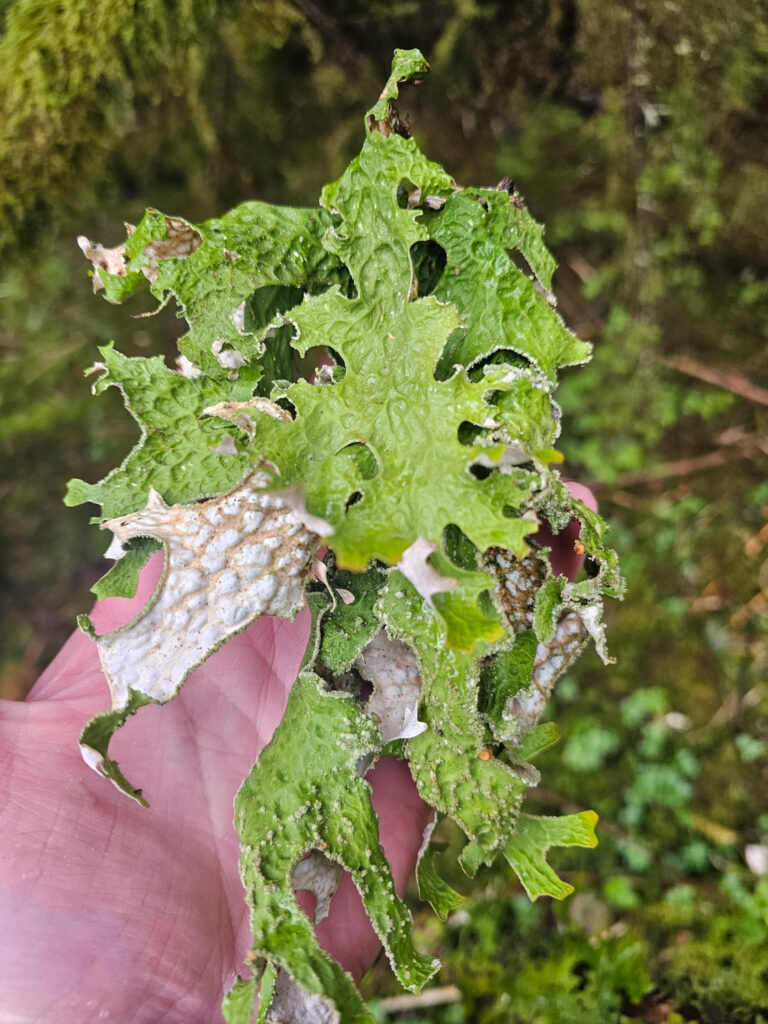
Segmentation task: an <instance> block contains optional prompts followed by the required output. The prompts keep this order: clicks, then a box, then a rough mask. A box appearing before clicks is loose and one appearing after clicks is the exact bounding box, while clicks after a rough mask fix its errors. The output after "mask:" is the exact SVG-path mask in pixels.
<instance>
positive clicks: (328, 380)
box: [297, 345, 347, 385]
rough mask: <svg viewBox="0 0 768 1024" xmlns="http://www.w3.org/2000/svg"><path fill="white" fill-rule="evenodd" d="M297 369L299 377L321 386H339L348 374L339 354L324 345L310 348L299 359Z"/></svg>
mask: <svg viewBox="0 0 768 1024" xmlns="http://www.w3.org/2000/svg"><path fill="white" fill-rule="evenodd" d="M297 369H298V375H299V377H301V378H303V379H304V380H308V381H309V382H310V383H311V384H319V385H322V384H338V383H339V381H341V380H343V379H344V375H345V373H346V372H347V368H346V366H345V365H344V360H343V359H342V358H341V356H340V355H339V353H338V352H337V351H336V350H335V349H332V348H329V347H328V346H324V345H314V346H313V347H312V348H308V349H307V351H306V352H305V353H304V355H303V356H300V357H298V360H297Z"/></svg>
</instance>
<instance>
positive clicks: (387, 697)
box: [355, 629, 427, 743]
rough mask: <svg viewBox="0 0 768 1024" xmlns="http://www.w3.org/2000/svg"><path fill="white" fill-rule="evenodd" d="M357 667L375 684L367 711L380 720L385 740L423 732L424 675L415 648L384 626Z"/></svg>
mask: <svg viewBox="0 0 768 1024" xmlns="http://www.w3.org/2000/svg"><path fill="white" fill-rule="evenodd" d="M355 668H356V669H357V671H358V672H359V673H360V675H361V676H362V677H363V679H367V680H368V682H370V683H373V686H374V691H373V695H372V696H371V699H370V700H369V701H368V704H367V706H366V711H367V712H368V714H369V715H370V716H371V717H372V718H373V719H374V720H375V721H376V722H377V723H378V725H379V728H380V729H381V738H382V740H383V741H384V743H389V742H390V740H397V739H411V738H413V737H414V736H418V735H419V734H420V733H422V732H424V730H425V729H426V728H427V725H426V722H420V721H419V702H420V700H421V675H420V674H419V664H418V661H417V660H416V654H415V652H414V651H413V650H412V648H410V647H409V646H408V645H407V644H404V643H403V642H402V640H394V639H392V638H391V637H389V636H387V633H386V632H385V631H384V630H383V629H382V630H380V631H379V632H378V633H377V634H376V636H375V637H374V638H373V640H371V642H370V643H369V644H368V645H367V646H366V647H365V648H364V649H363V652H362V654H361V655H360V657H359V658H358V659H357V661H356V662H355Z"/></svg>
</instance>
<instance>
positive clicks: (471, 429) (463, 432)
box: [457, 420, 490, 447]
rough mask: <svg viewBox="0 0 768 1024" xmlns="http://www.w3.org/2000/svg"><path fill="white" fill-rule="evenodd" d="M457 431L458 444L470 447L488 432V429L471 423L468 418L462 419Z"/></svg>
mask: <svg viewBox="0 0 768 1024" xmlns="http://www.w3.org/2000/svg"><path fill="white" fill-rule="evenodd" d="M457 433H458V437H459V444H464V445H467V447H471V446H472V445H473V444H475V443H476V442H477V439H478V438H479V437H485V436H486V435H487V434H489V433H490V431H489V430H486V429H485V428H483V427H479V426H478V425H477V424H476V423H471V422H470V421H469V420H464V422H463V423H460V424H459V429H458V431H457Z"/></svg>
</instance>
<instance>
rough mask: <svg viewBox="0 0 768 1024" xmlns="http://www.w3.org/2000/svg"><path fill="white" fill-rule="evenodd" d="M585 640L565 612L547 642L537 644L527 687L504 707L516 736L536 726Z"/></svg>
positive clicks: (583, 631) (577, 622) (581, 627)
mask: <svg viewBox="0 0 768 1024" xmlns="http://www.w3.org/2000/svg"><path fill="white" fill-rule="evenodd" d="M586 640H587V631H586V629H585V628H584V623H583V622H582V621H581V619H580V617H579V616H578V615H577V614H576V613H575V612H566V613H565V615H563V617H562V618H561V619H560V621H559V622H558V623H557V626H556V628H555V635H554V637H553V638H552V639H551V640H550V641H549V643H540V644H539V645H538V647H537V648H536V655H535V657H534V662H533V676H532V677H531V683H530V686H529V687H528V688H527V689H525V690H523V691H522V692H521V693H517V694H515V696H514V697H513V698H512V699H511V700H510V702H509V705H508V707H507V715H508V716H509V717H510V718H512V719H514V720H515V721H516V723H517V730H518V733H519V734H520V735H522V734H523V733H526V732H528V731H529V730H530V729H532V728H533V727H534V725H536V724H537V723H538V721H539V719H540V718H541V716H542V715H543V714H544V709H545V708H546V706H547V704H548V703H549V700H550V697H551V696H552V691H553V690H554V688H555V683H556V682H557V681H558V679H559V678H560V677H561V676H562V675H563V673H564V672H565V671H566V670H567V669H568V668H569V667H570V666H571V665H572V664H573V663H574V661H576V659H577V658H578V656H579V654H580V653H581V650H582V648H583V647H584V644H585V643H586ZM505 717H506V716H505Z"/></svg>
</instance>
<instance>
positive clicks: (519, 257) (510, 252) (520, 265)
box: [507, 249, 536, 281]
mask: <svg viewBox="0 0 768 1024" xmlns="http://www.w3.org/2000/svg"><path fill="white" fill-rule="evenodd" d="M507 256H509V260H510V262H511V263H513V264H514V265H515V267H516V268H517V270H519V271H520V273H521V274H525V276H526V277H529V278H531V280H534V281H535V280H536V275H535V274H534V272H533V268H532V267H531V265H530V263H529V262H528V260H527V259H526V258H525V256H523V254H522V253H521V252H520V251H519V250H517V249H507Z"/></svg>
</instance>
